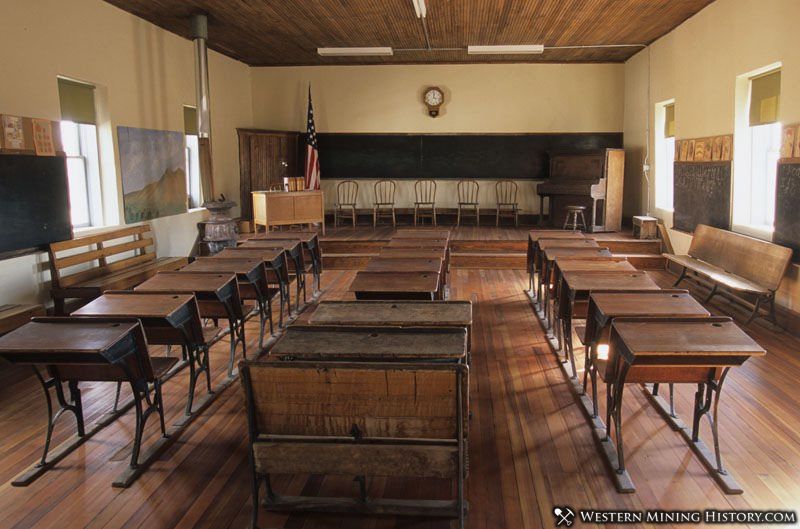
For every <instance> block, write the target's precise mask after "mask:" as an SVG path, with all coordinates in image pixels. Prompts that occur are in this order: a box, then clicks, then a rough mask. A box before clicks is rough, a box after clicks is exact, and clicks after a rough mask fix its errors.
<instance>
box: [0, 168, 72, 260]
mask: <svg viewBox="0 0 800 529" xmlns="http://www.w3.org/2000/svg"><path fill="white" fill-rule="evenodd" d="M0 182H2V184H0V189H2V191H3V192H2V193H0V233H2V235H1V236H0V257H10V256H12V255H15V254H16V253H19V252H20V251H23V250H32V249H44V248H45V247H46V245H47V244H48V243H51V242H56V241H63V240H66V239H70V238H72V223H71V221H70V214H69V198H68V188H67V164H66V161H65V159H64V157H63V156H28V155H16V154H15V155H7V154H4V155H0Z"/></svg>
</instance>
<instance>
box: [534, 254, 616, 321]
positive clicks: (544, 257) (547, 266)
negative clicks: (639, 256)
mask: <svg viewBox="0 0 800 529" xmlns="http://www.w3.org/2000/svg"><path fill="white" fill-rule="evenodd" d="M560 257H561V258H565V257H568V258H571V259H594V258H597V257H611V252H610V251H609V249H608V248H547V249H543V250H541V252H540V256H539V260H540V261H541V262H542V263H543V264H542V266H541V267H540V268H539V285H538V287H537V288H538V290H539V291H542V285H544V284H551V283H546V282H543V281H542V278H549V277H550V276H551V275H552V272H551V269H552V266H553V262H554V261H555V260H556V259H557V258H560ZM554 286H555V285H554ZM543 301H544V295H543V294H542V293H541V292H540V293H538V294H537V296H536V305H537V307H538V308H539V309H540V310H543V311H544V322H545V325H546V326H547V327H548V328H549V327H551V326H552V322H551V318H550V316H549V315H548V308H547V306H546V305H544V303H543Z"/></svg>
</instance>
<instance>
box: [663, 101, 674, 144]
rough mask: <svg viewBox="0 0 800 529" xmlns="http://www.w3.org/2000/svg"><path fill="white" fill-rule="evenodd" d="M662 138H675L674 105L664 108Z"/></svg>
mask: <svg viewBox="0 0 800 529" xmlns="http://www.w3.org/2000/svg"><path fill="white" fill-rule="evenodd" d="M664 137H665V138H673V137H675V104H674V103H672V104H669V105H666V106H665V107H664Z"/></svg>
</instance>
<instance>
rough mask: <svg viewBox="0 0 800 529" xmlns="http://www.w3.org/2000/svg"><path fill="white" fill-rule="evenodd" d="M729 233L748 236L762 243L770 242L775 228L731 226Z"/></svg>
mask: <svg viewBox="0 0 800 529" xmlns="http://www.w3.org/2000/svg"><path fill="white" fill-rule="evenodd" d="M731 231H734V232H736V233H741V234H742V235H748V236H750V237H754V238H756V239H761V240H762V241H767V242H772V234H773V233H774V231H775V228H773V227H772V226H748V225H744V224H734V225H733V226H731Z"/></svg>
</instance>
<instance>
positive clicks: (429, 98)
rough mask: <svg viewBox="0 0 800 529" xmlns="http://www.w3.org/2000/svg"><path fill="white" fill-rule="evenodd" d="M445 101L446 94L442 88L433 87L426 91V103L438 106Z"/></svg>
mask: <svg viewBox="0 0 800 529" xmlns="http://www.w3.org/2000/svg"><path fill="white" fill-rule="evenodd" d="M443 101H444V94H442V92H441V90H438V89H436V88H431V89H429V90H428V91H427V92H425V104H427V105H429V106H432V107H436V106H439V105H441V104H442V102H443Z"/></svg>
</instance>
